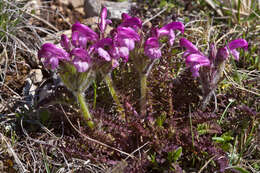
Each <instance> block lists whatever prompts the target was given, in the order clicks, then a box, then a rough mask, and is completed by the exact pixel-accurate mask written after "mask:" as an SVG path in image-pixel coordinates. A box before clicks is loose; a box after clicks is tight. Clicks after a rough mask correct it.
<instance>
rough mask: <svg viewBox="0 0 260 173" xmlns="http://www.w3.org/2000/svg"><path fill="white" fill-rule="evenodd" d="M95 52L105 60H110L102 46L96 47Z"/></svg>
mask: <svg viewBox="0 0 260 173" xmlns="http://www.w3.org/2000/svg"><path fill="white" fill-rule="evenodd" d="M97 52H98V55H99V56H101V57H102V58H104V59H105V60H106V61H110V60H111V57H110V55H109V53H108V52H107V51H106V50H104V49H103V48H101V47H99V48H98V49H97Z"/></svg>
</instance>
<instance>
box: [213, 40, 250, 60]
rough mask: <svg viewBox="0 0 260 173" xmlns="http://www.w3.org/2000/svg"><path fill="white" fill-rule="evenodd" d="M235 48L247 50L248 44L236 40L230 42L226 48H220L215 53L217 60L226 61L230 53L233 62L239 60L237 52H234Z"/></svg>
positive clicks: (244, 41)
mask: <svg viewBox="0 0 260 173" xmlns="http://www.w3.org/2000/svg"><path fill="white" fill-rule="evenodd" d="M237 48H243V49H244V50H247V48H248V43H247V41H246V40H244V39H236V40H233V41H231V42H230V43H229V44H228V45H227V46H226V47H224V48H220V49H219V50H218V53H217V58H218V59H219V60H226V59H227V58H228V56H229V55H230V53H231V54H232V55H233V57H234V59H235V60H237V61H238V60H239V52H238V51H237V50H236V49H237Z"/></svg>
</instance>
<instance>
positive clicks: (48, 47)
mask: <svg viewBox="0 0 260 173" xmlns="http://www.w3.org/2000/svg"><path fill="white" fill-rule="evenodd" d="M38 57H39V58H45V60H44V65H46V66H50V67H51V68H52V69H55V68H57V66H58V65H59V61H61V60H65V61H69V60H70V57H69V54H68V53H67V52H66V51H65V50H63V49H61V48H58V47H57V46H55V45H54V44H51V43H45V44H43V45H42V47H41V49H40V50H39V52H38Z"/></svg>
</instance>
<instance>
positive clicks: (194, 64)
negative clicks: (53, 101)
mask: <svg viewBox="0 0 260 173" xmlns="http://www.w3.org/2000/svg"><path fill="white" fill-rule="evenodd" d="M106 18H107V9H106V8H103V9H102V11H101V14H100V22H99V23H98V31H97V32H95V31H93V30H92V29H91V28H89V27H88V26H85V25H83V24H80V23H79V22H77V23H75V24H74V25H73V26H72V35H71V38H68V37H67V36H66V35H62V36H61V40H60V46H61V47H58V46H56V45H54V44H51V43H45V44H43V45H42V47H41V49H40V51H39V55H38V56H39V58H42V59H43V63H44V65H45V66H46V67H47V68H51V69H58V74H59V75H60V77H61V79H62V81H63V83H64V85H65V86H66V87H67V88H68V89H69V90H70V91H71V92H72V93H73V94H74V96H75V97H76V98H77V101H78V104H79V106H80V108H81V111H82V114H83V116H84V118H85V119H86V122H87V124H88V126H89V127H91V128H93V127H94V123H93V121H92V117H91V114H90V112H89V109H88V105H87V103H86V101H85V98H84V93H85V91H86V90H87V89H88V88H89V86H90V84H91V83H92V82H93V81H94V80H95V77H96V74H97V73H100V74H102V76H103V77H104V79H105V81H106V84H107V86H108V88H109V91H110V93H111V95H112V97H113V99H114V101H115V103H116V104H117V106H118V112H119V113H120V114H121V115H122V116H124V109H123V106H122V104H121V103H120V100H119V98H118V95H117V92H116V90H115V88H114V86H113V81H112V78H111V72H112V70H113V69H114V68H116V67H118V66H119V63H120V62H125V63H126V62H127V61H128V59H129V58H131V59H132V62H133V65H134V67H135V69H136V70H137V72H138V74H139V78H140V93H141V94H140V95H141V98H140V114H141V115H146V101H147V96H146V93H147V77H148V75H149V74H150V71H151V69H152V67H153V65H154V63H155V61H156V60H157V59H160V58H161V57H162V56H163V55H162V52H164V51H162V50H161V49H162V48H163V47H164V45H165V44H166V43H163V42H162V41H161V38H163V37H166V38H168V45H169V46H168V47H169V49H171V46H172V45H173V43H174V40H175V33H174V31H175V30H179V31H180V32H181V33H183V32H184V25H183V24H182V23H181V22H171V23H169V24H166V25H164V26H163V27H161V28H152V29H150V31H149V32H147V31H145V30H144V29H143V27H142V26H143V24H142V21H141V20H140V19H139V18H137V17H131V16H129V15H128V14H122V22H121V24H120V25H118V26H117V27H116V28H114V29H113V30H112V31H111V32H110V33H109V34H106V32H105V31H106V27H107V25H108V24H110V23H111V21H110V20H108V19H106ZM146 33H148V34H146ZM180 45H181V46H183V47H185V48H186V49H187V50H186V52H185V53H184V57H185V58H186V64H187V66H189V67H190V68H191V70H192V74H193V76H194V77H200V79H201V83H202V86H203V94H204V102H208V100H209V99H210V97H211V95H212V93H213V92H214V90H215V88H216V85H217V83H218V81H219V79H220V76H221V73H222V71H223V68H224V65H225V62H226V60H227V58H228V56H229V54H230V53H231V54H232V55H233V56H234V58H235V59H237V60H238V52H237V51H236V50H235V49H236V48H238V47H243V48H246V47H247V42H246V41H245V40H243V39H238V40H234V41H232V42H231V43H229V44H228V46H226V47H224V48H221V49H219V50H218V51H217V52H216V50H215V49H216V48H215V46H214V45H212V46H211V48H212V49H211V51H210V53H209V56H208V57H207V56H205V55H204V54H203V53H201V52H200V51H199V50H198V48H197V47H196V46H194V45H193V44H192V43H191V42H189V41H188V40H186V39H185V38H182V39H181V40H180ZM168 51H170V50H168Z"/></svg>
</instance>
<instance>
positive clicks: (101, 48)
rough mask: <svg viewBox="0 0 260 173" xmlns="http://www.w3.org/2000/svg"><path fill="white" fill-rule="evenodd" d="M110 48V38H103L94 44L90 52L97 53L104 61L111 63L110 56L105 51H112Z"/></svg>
mask: <svg viewBox="0 0 260 173" xmlns="http://www.w3.org/2000/svg"><path fill="white" fill-rule="evenodd" d="M112 46H113V40H112V39H111V38H104V39H102V40H99V41H98V42H97V43H96V44H94V45H93V47H92V48H91V51H92V50H94V51H95V53H97V54H98V55H99V56H100V57H101V58H103V59H104V60H106V61H111V56H110V54H109V52H108V51H107V50H106V49H107V48H110V49H112Z"/></svg>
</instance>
